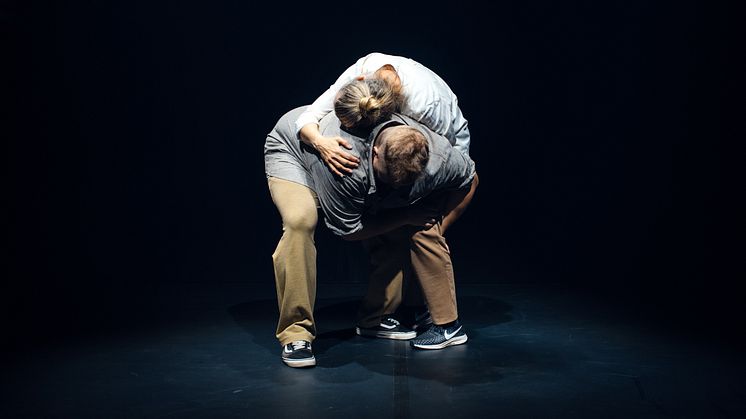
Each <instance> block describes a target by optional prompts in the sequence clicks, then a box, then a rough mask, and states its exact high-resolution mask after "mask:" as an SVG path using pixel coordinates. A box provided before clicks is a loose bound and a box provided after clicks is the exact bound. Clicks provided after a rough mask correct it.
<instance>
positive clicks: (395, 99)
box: [334, 78, 404, 129]
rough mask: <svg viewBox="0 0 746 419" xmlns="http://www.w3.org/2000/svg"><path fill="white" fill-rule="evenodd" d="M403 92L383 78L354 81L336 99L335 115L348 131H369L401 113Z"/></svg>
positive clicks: (342, 89)
mask: <svg viewBox="0 0 746 419" xmlns="http://www.w3.org/2000/svg"><path fill="white" fill-rule="evenodd" d="M403 103H404V97H403V96H402V94H401V90H400V89H397V88H394V86H393V85H392V84H391V83H389V81H388V80H386V79H383V78H368V79H365V80H353V81H351V82H349V83H347V84H346V85H345V86H344V87H342V88H341V89H340V90H339V92H338V93H337V96H336V97H335V98H334V113H335V114H337V118H339V121H340V122H341V123H342V125H343V126H344V127H345V128H351V129H357V128H368V127H371V126H373V125H375V124H376V123H378V122H379V121H382V120H384V119H387V118H388V117H390V116H391V114H393V113H394V112H399V111H400V110H401V108H402V104H403Z"/></svg>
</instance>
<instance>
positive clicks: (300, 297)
mask: <svg viewBox="0 0 746 419" xmlns="http://www.w3.org/2000/svg"><path fill="white" fill-rule="evenodd" d="M269 190H270V193H271V195H272V201H273V202H274V204H275V206H276V207H277V210H278V211H279V212H280V216H281V217H282V237H281V238H280V242H279V243H278V244H277V248H276V249H275V252H274V253H273V254H272V262H273V265H274V271H275V285H276V287H277V304H278V307H279V311H280V318H279V321H278V323H277V331H276V336H277V339H278V340H279V341H280V343H281V344H282V345H285V344H288V343H290V342H292V341H296V340H307V341H312V340H313V339H314V337H315V336H316V325H315V323H314V319H313V307H314V302H315V300H316V245H315V243H314V232H315V230H316V224H317V222H318V213H317V209H316V208H317V202H318V199H317V197H316V194H315V193H314V192H313V191H312V190H311V189H309V188H308V187H306V186H303V185H301V184H298V183H295V182H290V181H286V180H282V179H278V178H269Z"/></svg>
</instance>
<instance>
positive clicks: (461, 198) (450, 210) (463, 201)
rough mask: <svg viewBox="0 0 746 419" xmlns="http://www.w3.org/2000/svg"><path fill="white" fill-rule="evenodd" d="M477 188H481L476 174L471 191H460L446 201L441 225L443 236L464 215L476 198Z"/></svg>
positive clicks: (452, 194) (453, 193)
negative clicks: (472, 200)
mask: <svg viewBox="0 0 746 419" xmlns="http://www.w3.org/2000/svg"><path fill="white" fill-rule="evenodd" d="M477 186H479V176H478V175H477V173H476V172H474V179H473V180H472V181H471V187H470V188H469V189H459V190H456V191H454V192H452V193H451V194H450V196H449V197H448V199H447V201H446V207H445V211H444V213H443V222H442V224H441V231H442V233H443V234H445V232H446V230H448V227H450V226H451V224H453V223H454V222H455V221H456V220H457V219H458V218H459V217H460V216H461V214H463V213H464V211H465V210H466V207H468V206H469V203H470V202H471V199H472V198H473V197H474V192H476V190H477Z"/></svg>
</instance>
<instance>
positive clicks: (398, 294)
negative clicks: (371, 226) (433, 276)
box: [357, 229, 411, 327]
mask: <svg viewBox="0 0 746 419" xmlns="http://www.w3.org/2000/svg"><path fill="white" fill-rule="evenodd" d="M363 245H364V246H365V248H366V250H367V251H368V254H369V256H370V276H369V281H368V291H367V293H366V294H365V297H363V301H362V303H361V304H360V309H359V310H358V321H357V324H358V326H360V327H374V326H377V325H378V323H379V322H380V320H381V317H382V316H383V315H386V314H391V313H393V312H394V311H396V309H397V308H398V307H399V305H400V304H401V301H402V285H403V283H404V282H405V281H406V280H407V279H408V278H411V264H410V261H409V240H408V234H407V232H406V231H404V230H402V229H400V230H395V231H393V232H390V233H387V234H382V235H380V236H376V237H373V238H371V239H368V240H366V241H365V242H364V243H363Z"/></svg>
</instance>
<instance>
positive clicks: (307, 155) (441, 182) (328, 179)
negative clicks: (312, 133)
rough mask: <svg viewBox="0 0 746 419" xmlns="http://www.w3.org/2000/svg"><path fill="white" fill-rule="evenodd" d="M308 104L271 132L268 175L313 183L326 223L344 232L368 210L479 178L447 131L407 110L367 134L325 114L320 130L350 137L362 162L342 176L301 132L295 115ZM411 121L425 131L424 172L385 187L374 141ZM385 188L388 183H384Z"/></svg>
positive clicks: (357, 227) (398, 204) (400, 204)
mask: <svg viewBox="0 0 746 419" xmlns="http://www.w3.org/2000/svg"><path fill="white" fill-rule="evenodd" d="M305 108H306V107H300V108H296V109H294V110H292V111H290V112H288V113H286V114H285V115H284V116H283V117H282V118H280V120H279V121H278V123H277V125H276V126H275V127H274V129H273V130H272V131H271V132H270V133H269V135H268V136H267V141H266V142H265V145H264V167H265V172H266V174H267V176H268V177H276V178H280V179H284V180H289V181H292V182H296V183H299V184H301V185H305V186H307V187H309V188H311V189H312V190H313V191H314V192H316V195H317V196H318V199H319V204H320V206H321V210H322V212H323V213H324V220H325V222H326V225H327V226H328V227H329V228H330V229H331V230H332V231H333V232H334V233H335V234H338V235H341V236H345V235H348V234H352V233H354V232H356V231H359V230H361V229H362V228H363V215H364V214H365V213H370V214H375V213H376V212H378V211H380V210H385V209H392V208H401V207H405V206H408V205H412V204H414V203H416V202H417V201H419V200H420V199H422V198H424V197H426V196H428V195H430V194H432V193H434V192H440V191H447V190H456V189H462V188H467V187H469V186H470V185H471V181H472V179H473V178H474V173H475V169H474V162H473V161H472V160H471V159H470V158H469V157H468V156H465V155H463V154H462V153H461V152H460V151H458V150H456V149H455V148H453V146H452V145H451V143H450V142H449V141H448V139H446V138H445V137H443V136H441V135H439V134H436V133H435V132H433V131H432V130H430V129H429V128H427V127H426V126H425V125H424V124H421V123H419V122H417V121H415V120H413V119H411V118H409V117H407V116H405V115H401V114H395V115H393V116H392V118H391V119H389V120H387V121H385V122H382V123H380V124H378V125H377V126H375V127H374V128H373V129H372V130H371V131H370V134H369V135H368V136H367V137H358V136H355V135H353V134H351V133H349V132H347V131H345V130H343V129H342V128H341V126H340V123H339V119H337V117H336V115H335V114H334V113H333V112H332V113H330V114H328V115H327V116H326V117H324V118H323V119H322V120H321V122H320V124H319V130H320V131H321V134H322V135H324V136H326V137H334V136H339V137H342V138H344V139H346V140H347V141H348V142H349V143H350V145H352V150H349V152H350V153H351V154H354V155H356V156H358V157H359V158H360V164H359V165H358V167H356V168H355V169H354V170H353V171H352V173H351V174H349V175H345V176H342V177H340V176H337V175H335V174H334V173H332V172H331V170H329V168H328V167H327V166H326V164H324V162H323V160H322V159H321V157H320V156H319V155H318V153H317V152H316V151H315V150H313V148H311V147H308V146H307V145H306V144H304V143H302V142H301V140H300V139H299V138H298V137H297V134H296V132H297V131H296V129H295V120H296V119H297V118H298V116H299V115H300V114H301V113H302V112H303V111H304V110H305ZM392 124H395V125H408V126H411V127H414V128H417V129H418V130H419V131H420V132H422V133H423V134H424V135H425V138H426V139H427V141H428V145H429V149H430V157H429V160H428V163H427V166H426V168H425V171H424V173H423V174H422V175H421V176H420V177H419V178H418V179H417V181H416V182H415V183H414V184H413V185H410V186H408V187H403V188H399V189H390V188H385V189H386V191H387V192H386V193H381V192H380V190H379V188H377V186H376V179H375V176H374V173H373V162H372V154H371V147H372V144H373V140H374V139H375V138H376V136H377V135H378V133H379V132H380V131H381V129H383V128H385V127H387V126H389V125H392ZM380 189H383V188H380Z"/></svg>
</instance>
